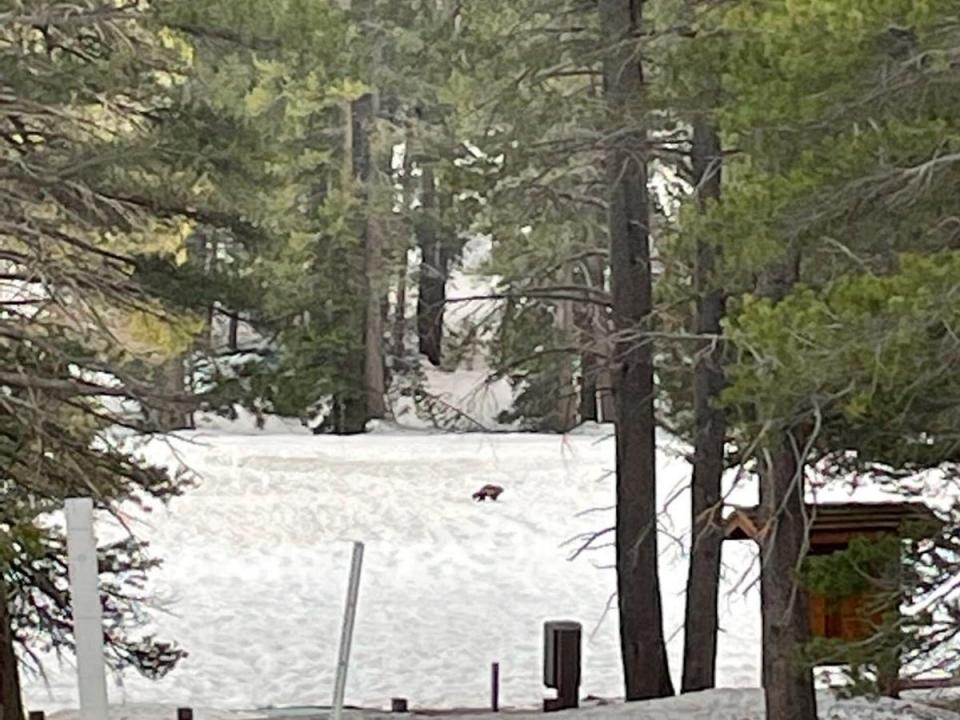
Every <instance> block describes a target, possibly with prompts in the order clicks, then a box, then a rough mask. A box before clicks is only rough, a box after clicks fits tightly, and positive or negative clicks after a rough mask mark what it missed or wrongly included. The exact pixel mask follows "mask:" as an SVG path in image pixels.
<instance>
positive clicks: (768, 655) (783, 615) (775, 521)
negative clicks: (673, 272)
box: [757, 247, 817, 720]
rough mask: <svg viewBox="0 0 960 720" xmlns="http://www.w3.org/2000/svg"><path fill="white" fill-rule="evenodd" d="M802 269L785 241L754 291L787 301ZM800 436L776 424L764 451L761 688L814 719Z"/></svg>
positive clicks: (786, 711) (792, 712)
mask: <svg viewBox="0 0 960 720" xmlns="http://www.w3.org/2000/svg"><path fill="white" fill-rule="evenodd" d="M799 275H800V254H799V251H798V250H797V249H796V248H794V247H788V248H787V249H786V250H785V252H784V257H783V259H782V260H781V261H779V262H776V263H772V264H771V265H770V266H769V267H767V268H765V269H764V271H763V272H762V273H761V274H760V277H759V278H758V283H757V294H758V295H760V296H762V297H766V298H769V299H771V300H773V301H774V302H779V301H780V300H782V299H783V298H784V297H785V296H786V294H787V293H788V292H789V291H790V288H791V287H792V286H793V285H794V284H795V283H796V282H797V279H798V277H799ZM802 446H803V441H802V438H801V437H800V435H799V434H798V433H796V432H792V431H791V430H790V429H789V428H782V429H780V428H775V429H774V430H772V431H771V438H770V440H769V441H768V442H767V443H766V444H765V446H764V447H763V450H762V455H761V456H760V506H761V511H762V513H763V520H764V534H763V537H762V541H761V543H760V598H761V610H762V612H763V688H764V698H765V702H766V708H767V717H768V718H776V720H816V718H817V700H816V695H815V693H814V684H813V669H812V668H811V667H810V666H809V665H805V664H803V663H802V662H801V659H800V657H799V655H800V651H801V650H802V648H803V646H804V644H805V643H806V642H807V641H808V640H809V627H808V617H807V602H806V593H804V591H803V589H802V588H801V585H800V577H799V570H800V563H801V562H802V560H803V557H804V555H805V554H806V549H807V542H808V535H807V533H808V530H809V527H808V518H807V513H806V507H805V504H804V496H805V490H806V482H805V478H804V468H803V466H802V461H803V458H802V457H801V451H802V450H801V448H802Z"/></svg>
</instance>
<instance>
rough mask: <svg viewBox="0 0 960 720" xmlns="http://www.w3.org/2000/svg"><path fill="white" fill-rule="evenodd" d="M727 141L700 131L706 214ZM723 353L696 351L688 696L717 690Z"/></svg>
mask: <svg viewBox="0 0 960 720" xmlns="http://www.w3.org/2000/svg"><path fill="white" fill-rule="evenodd" d="M720 169H721V152H720V137H719V135H718V134H717V131H716V129H715V128H714V127H713V126H712V125H711V124H710V122H709V121H708V120H707V118H705V117H703V116H702V115H701V116H698V117H696V118H695V119H694V124H693V176H694V180H695V182H696V183H697V190H696V192H697V196H698V200H699V202H700V206H701V210H702V209H704V207H705V205H706V203H707V201H709V200H716V199H718V198H719V197H720V181H721V177H720ZM716 256H717V248H716V246H715V244H714V243H713V242H711V241H710V240H703V239H701V240H699V241H698V243H697V257H696V264H695V267H694V286H695V288H696V295H697V300H696V305H697V308H696V321H695V324H694V325H695V332H696V333H697V334H698V335H711V336H713V337H714V338H718V337H719V336H720V333H721V326H720V323H721V321H722V320H723V314H724V296H723V292H722V291H721V289H720V288H718V287H717V281H716V278H715V277H714V270H715V266H716V259H717V258H716ZM721 355H722V346H721V344H720V342H719V341H717V340H713V341H711V340H707V341H704V342H702V343H700V345H699V347H698V348H697V361H696V366H695V368H694V377H693V406H694V416H695V418H694V423H695V426H696V435H695V437H694V451H693V480H692V483H691V523H690V527H691V538H690V545H691V549H690V566H689V573H688V576H687V603H686V615H685V618H684V624H683V628H684V643H683V680H682V684H681V691H682V692H693V691H696V690H705V689H707V688H712V687H714V685H715V684H716V665H717V631H718V628H719V625H718V618H717V612H718V609H717V600H718V594H719V586H720V549H721V544H722V543H723V530H722V527H721V523H720V513H721V508H720V506H721V497H722V495H721V481H722V478H723V447H724V438H725V436H726V419H725V418H724V414H723V411H722V410H721V409H720V408H719V407H718V401H719V396H720V392H721V390H722V389H723V384H724V377H723V366H722V357H721Z"/></svg>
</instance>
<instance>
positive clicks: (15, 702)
mask: <svg viewBox="0 0 960 720" xmlns="http://www.w3.org/2000/svg"><path fill="white" fill-rule="evenodd" d="M0 600H2V603H0V720H23V716H24V712H23V699H22V697H21V693H20V669H19V667H18V665H17V655H16V650H15V648H14V636H13V625H12V623H11V618H10V606H9V602H10V598H9V592H8V588H7V584H6V582H5V581H4V580H3V578H2V577H0Z"/></svg>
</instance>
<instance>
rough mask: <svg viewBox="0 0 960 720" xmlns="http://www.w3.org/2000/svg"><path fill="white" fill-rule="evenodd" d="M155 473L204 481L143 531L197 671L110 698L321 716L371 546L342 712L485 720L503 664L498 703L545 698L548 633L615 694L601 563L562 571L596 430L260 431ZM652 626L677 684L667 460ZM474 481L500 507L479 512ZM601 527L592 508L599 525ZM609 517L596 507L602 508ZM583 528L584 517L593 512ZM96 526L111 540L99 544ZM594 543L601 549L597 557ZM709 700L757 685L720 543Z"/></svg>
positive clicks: (677, 615)
mask: <svg viewBox="0 0 960 720" xmlns="http://www.w3.org/2000/svg"><path fill="white" fill-rule="evenodd" d="M146 452H147V453H148V455H149V456H150V457H151V458H153V459H155V460H160V461H163V462H168V463H171V464H173V465H176V464H178V463H183V464H186V465H187V466H189V467H191V468H192V469H193V470H195V471H196V472H197V473H198V475H199V477H200V482H199V485H198V486H197V487H196V488H195V489H194V490H192V491H190V492H189V493H188V494H186V495H185V496H184V497H182V498H179V499H177V500H175V501H173V503H172V505H171V506H170V507H169V508H168V509H163V508H161V509H158V510H157V511H155V512H154V513H151V514H148V515H145V516H142V517H140V518H139V520H138V522H137V526H138V531H139V532H140V533H142V534H143V535H144V536H146V537H147V538H149V539H150V540H151V541H152V543H153V549H154V550H155V552H156V553H158V554H159V555H160V556H162V557H164V558H165V559H166V564H165V566H164V567H163V568H162V569H161V570H160V571H159V572H157V573H156V575H155V580H154V586H153V589H154V591H155V593H156V596H157V599H158V602H159V603H160V604H161V605H162V606H163V608H164V609H165V610H166V613H165V614H161V615H160V616H159V617H158V621H157V625H158V629H159V631H160V633H161V634H162V635H163V636H165V637H173V638H175V639H177V640H178V641H179V642H180V643H182V644H183V645H184V646H185V647H186V649H187V650H188V651H189V652H190V657H189V658H188V659H187V660H186V661H185V662H184V663H183V664H182V666H181V667H180V669H178V670H176V671H175V672H173V673H172V674H171V675H170V676H169V677H167V678H165V679H164V680H162V681H160V682H155V683H154V682H150V681H146V680H144V679H141V678H139V677H136V676H130V675H128V676H125V677H124V678H123V686H122V687H112V688H111V696H112V698H113V699H114V700H117V701H120V700H123V699H127V700H130V701H137V702H162V703H171V702H172V703H185V704H190V705H196V706H207V707H218V708H231V707H246V708H250V707H258V706H263V705H270V704H282V705H289V704H326V703H328V702H329V699H330V694H331V688H332V681H333V671H334V660H335V655H336V649H337V648H336V644H337V639H338V632H339V623H340V618H341V614H342V606H343V599H344V592H345V584H346V574H347V568H348V563H349V553H350V541H351V540H353V539H359V540H363V541H364V542H366V543H367V552H366V559H365V567H364V574H363V580H362V585H361V593H360V607H359V616H358V621H357V627H356V637H355V646H354V652H353V658H352V665H351V670H350V677H349V681H348V688H347V700H348V702H349V703H354V704H364V705H374V706H382V705H383V704H385V703H386V702H388V699H389V698H390V697H392V696H404V697H408V698H409V699H410V702H411V703H412V704H415V705H434V706H437V705H441V706H442V705H448V706H457V705H473V706H476V705H483V703H484V702H485V700H486V698H487V696H488V685H487V684H488V674H489V664H490V662H492V661H499V662H500V663H501V667H502V677H503V701H504V702H505V703H507V704H515V705H529V704H536V703H538V702H539V700H540V699H541V697H542V688H541V682H540V674H541V662H542V661H541V632H542V622H543V621H544V620H547V619H560V618H563V619H567V618H570V619H576V620H579V621H581V622H582V623H583V624H584V627H585V641H584V673H583V690H584V692H585V693H593V694H596V695H608V696H609V695H616V694H618V693H619V692H620V688H621V672H620V665H619V656H618V649H617V648H618V641H617V621H616V612H615V610H611V612H609V613H608V614H605V610H606V608H607V606H608V602H609V601H610V600H611V597H612V594H613V591H614V586H615V584H614V575H613V572H612V570H610V569H608V568H605V567H603V566H606V565H609V564H610V563H611V562H612V551H611V549H610V548H609V547H606V548H603V549H601V550H600V551H598V552H595V553H587V554H585V555H581V556H580V557H579V558H577V559H576V560H574V561H569V560H568V557H569V555H570V553H571V551H572V549H573V547H574V545H567V544H565V543H567V542H568V541H570V539H571V538H573V537H574V536H577V535H578V534H581V533H589V532H591V531H594V530H598V529H602V528H604V527H605V526H607V525H609V524H610V523H611V520H612V517H611V515H612V513H611V511H610V510H609V506H611V505H612V503H613V486H612V479H611V477H610V475H609V472H610V470H611V468H612V461H613V457H612V454H613V445H612V441H611V440H610V439H609V438H607V437H606V436H605V432H604V431H602V430H599V429H598V430H597V431H596V432H592V433H591V432H586V433H579V434H573V435H570V436H566V437H558V436H543V435H504V434H500V435H480V434H467V435H443V434H434V433H423V432H409V431H408V432H404V431H394V432H380V433H376V434H372V435H366V436H362V437H351V438H336V437H316V436H312V435H309V434H303V433H301V432H299V431H298V430H297V429H296V427H295V426H291V425H289V424H284V423H281V422H279V421H274V422H272V423H271V424H270V425H269V426H268V427H267V429H266V431H265V432H262V433H255V432H252V431H251V432H250V433H249V434H245V433H237V432H236V429H235V428H234V431H233V432H224V431H223V430H216V429H211V430H207V431H198V432H195V433H190V434H189V435H185V436H184V439H183V440H180V441H176V442H175V443H173V444H172V445H169V446H168V445H166V444H161V443H159V442H158V443H156V444H154V445H151V446H149V447H148V448H147V450H146ZM660 471H661V479H662V482H661V487H662V489H663V494H662V501H663V503H664V505H665V506H666V507H667V509H668V513H667V515H666V516H665V518H664V523H663V527H662V536H661V541H662V560H661V562H662V568H663V580H662V582H663V597H664V603H665V624H666V628H667V632H668V633H669V634H670V635H671V640H670V648H671V661H672V663H673V667H674V670H677V669H678V668H679V660H680V657H679V653H680V648H681V641H682V638H681V636H680V634H679V628H680V625H681V620H682V613H683V599H682V588H683V582H684V579H685V574H686V568H685V564H684V559H683V551H682V548H681V547H680V545H679V544H678V543H677V541H675V540H674V539H673V538H674V537H682V536H683V534H684V533H683V531H684V529H685V527H686V521H685V519H684V518H685V515H686V512H687V511H686V506H687V505H686V499H685V495H683V494H682V493H680V494H678V493H677V488H678V487H679V486H681V485H682V484H683V483H684V482H685V479H686V475H687V466H686V463H685V462H683V461H681V460H678V459H675V458H673V457H671V455H670V452H669V448H665V452H664V454H663V457H662V460H661V463H660ZM485 483H496V484H499V485H502V486H503V487H504V488H505V489H506V491H505V493H504V494H503V496H502V498H501V500H500V502H498V503H484V504H479V503H474V502H472V501H471V499H470V495H471V493H472V492H473V491H474V490H476V489H477V488H478V487H479V486H481V485H483V484H485ZM598 508H599V510H596V509H598ZM604 508H605V509H604ZM587 511H591V512H587ZM107 530H108V529H107V528H106V527H104V528H103V529H102V532H104V533H105V532H107ZM601 542H603V541H601ZM726 552H727V555H726V559H727V561H728V562H729V563H730V564H731V565H732V566H734V568H735V570H731V571H730V572H728V573H727V575H728V579H727V581H726V586H725V587H726V592H725V596H724V600H723V603H722V605H723V607H722V612H723V633H722V635H721V640H720V682H721V683H722V684H723V685H730V686H756V685H757V683H758V680H759V676H758V670H757V667H758V665H757V663H758V655H759V645H758V642H757V639H758V623H759V612H758V609H757V602H756V597H755V594H754V593H753V592H752V591H750V592H747V594H746V595H745V596H744V595H743V594H742V588H743V587H744V586H743V585H741V591H733V590H732V588H733V586H734V585H735V584H736V582H737V581H739V580H740V579H741V576H742V574H743V572H744V570H745V568H747V567H749V565H750V559H751V549H750V548H749V547H748V546H747V545H746V544H734V545H730V546H729V547H728V549H727V551H726ZM48 672H49V679H50V688H49V692H48V690H47V689H46V688H44V686H43V684H42V683H41V682H39V681H36V680H34V681H30V682H28V683H27V686H26V692H27V696H28V698H29V704H30V707H31V708H41V709H43V708H46V709H53V708H55V707H64V706H73V705H75V703H76V700H75V697H76V696H75V684H74V674H73V672H72V671H71V669H70V668H69V667H63V668H58V667H57V665H56V663H55V662H53V664H52V665H51V666H50V667H48Z"/></svg>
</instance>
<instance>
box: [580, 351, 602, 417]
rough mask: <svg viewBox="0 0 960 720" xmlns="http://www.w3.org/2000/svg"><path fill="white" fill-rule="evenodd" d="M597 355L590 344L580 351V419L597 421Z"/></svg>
mask: <svg viewBox="0 0 960 720" xmlns="http://www.w3.org/2000/svg"><path fill="white" fill-rule="evenodd" d="M598 365H599V364H598V363H597V356H596V351H595V350H594V349H593V347H591V346H590V345H588V346H587V349H586V350H584V351H583V352H581V353H580V409H579V414H580V421H581V422H597V420H599V414H598V409H597V368H598Z"/></svg>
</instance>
